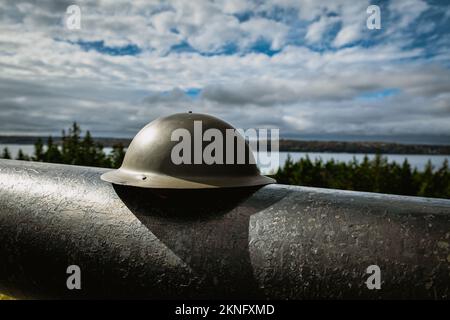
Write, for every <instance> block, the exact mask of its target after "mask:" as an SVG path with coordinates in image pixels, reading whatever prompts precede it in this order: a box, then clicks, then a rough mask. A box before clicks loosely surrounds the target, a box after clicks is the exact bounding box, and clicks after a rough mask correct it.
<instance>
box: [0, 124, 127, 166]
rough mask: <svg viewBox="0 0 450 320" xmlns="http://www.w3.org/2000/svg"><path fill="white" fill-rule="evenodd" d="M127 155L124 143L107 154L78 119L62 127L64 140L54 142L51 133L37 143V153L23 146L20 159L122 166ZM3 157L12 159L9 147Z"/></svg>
mask: <svg viewBox="0 0 450 320" xmlns="http://www.w3.org/2000/svg"><path fill="white" fill-rule="evenodd" d="M124 156H125V148H124V146H123V145H122V144H116V145H114V146H113V147H112V151H111V152H110V153H109V154H106V153H105V152H104V150H103V146H102V144H100V143H97V142H95V141H94V139H93V138H92V136H91V133H90V132H89V131H86V134H84V136H83V135H82V131H81V128H80V126H79V125H78V124H77V123H76V122H74V123H73V124H72V126H71V127H70V128H69V129H68V130H67V132H66V131H65V130H63V131H62V137H61V144H60V145H57V144H55V143H54V142H53V138H52V137H51V136H50V137H48V139H47V141H46V143H44V142H43V141H42V139H38V140H37V141H36V143H35V144H34V153H33V155H31V156H29V155H26V154H24V153H23V151H22V150H19V152H18V154H17V157H16V159H17V160H25V161H38V162H51V163H63V164H73V165H82V166H91V167H104V168H118V167H120V165H121V164H122V160H123V158H124ZM0 158H4V159H12V155H11V153H10V152H9V150H8V148H4V149H3V151H2V153H1V155H0Z"/></svg>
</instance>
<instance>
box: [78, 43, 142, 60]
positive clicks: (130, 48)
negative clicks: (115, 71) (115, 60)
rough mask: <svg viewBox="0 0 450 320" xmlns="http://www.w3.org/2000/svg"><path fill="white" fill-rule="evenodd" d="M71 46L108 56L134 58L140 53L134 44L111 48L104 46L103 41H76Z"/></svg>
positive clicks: (140, 50) (139, 49)
mask: <svg viewBox="0 0 450 320" xmlns="http://www.w3.org/2000/svg"><path fill="white" fill-rule="evenodd" d="M71 43H72V44H77V45H79V46H80V47H81V48H82V49H83V50H85V51H90V50H95V51H97V52H100V53H103V54H108V55H110V56H135V55H138V54H139V53H141V52H142V49H141V48H139V47H138V46H137V45H135V44H128V45H126V46H120V47H112V46H106V45H105V42H104V41H103V40H101V41H82V40H80V41H76V42H71Z"/></svg>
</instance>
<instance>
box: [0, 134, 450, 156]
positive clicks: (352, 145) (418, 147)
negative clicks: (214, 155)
mask: <svg viewBox="0 0 450 320" xmlns="http://www.w3.org/2000/svg"><path fill="white" fill-rule="evenodd" d="M39 138H41V139H42V141H43V142H44V143H45V142H46V141H47V137H38V136H0V144H17V145H30V144H31V145H32V144H34V143H35V142H36V141H37V140H38V139H39ZM52 138H53V141H54V143H56V144H59V143H61V138H60V137H52ZM94 140H95V141H96V142H98V143H100V144H102V145H103V147H112V146H113V145H115V144H119V143H120V144H122V145H123V146H124V147H127V146H128V145H129V144H130V142H131V139H126V138H94ZM269 146H270V144H269ZM279 151H282V152H329V153H361V154H374V153H381V154H411V155H412V154H427V155H450V145H429V144H402V143H392V142H372V141H317V140H311V141H305V140H293V139H281V140H280V146H279Z"/></svg>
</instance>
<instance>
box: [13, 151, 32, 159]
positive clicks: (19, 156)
mask: <svg viewBox="0 0 450 320" xmlns="http://www.w3.org/2000/svg"><path fill="white" fill-rule="evenodd" d="M16 160H23V161H30V157H29V156H27V155H26V154H24V153H23V151H22V149H19V152H18V153H17V158H16Z"/></svg>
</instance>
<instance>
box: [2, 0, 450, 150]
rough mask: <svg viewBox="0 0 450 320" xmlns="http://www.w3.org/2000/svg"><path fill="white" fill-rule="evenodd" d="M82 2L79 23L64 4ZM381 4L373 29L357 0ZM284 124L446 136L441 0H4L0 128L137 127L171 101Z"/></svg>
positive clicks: (171, 109)
mask: <svg viewBox="0 0 450 320" xmlns="http://www.w3.org/2000/svg"><path fill="white" fill-rule="evenodd" d="M72 4H76V5H78V6H79V7H80V8H81V29H80V30H70V29H68V28H67V27H66V17H67V14H66V9H67V7H68V6H70V5H72ZM371 4H376V5H378V6H379V7H380V9H381V29H380V30H376V29H375V30H369V29H368V28H367V26H366V20H367V18H368V16H369V14H367V12H366V9H367V7H368V6H369V5H371ZM188 110H192V111H194V112H204V113H210V114H213V115H216V116H219V117H221V118H224V119H225V120H227V121H229V122H231V123H232V124H233V125H235V126H236V127H240V128H250V127H257V128H259V127H276V128H280V134H281V136H284V137H298V138H302V137H307V136H309V135H312V136H327V137H331V138H333V137H341V136H358V137H370V136H390V137H400V136H402V137H412V139H416V138H417V139H419V140H420V137H431V138H429V139H431V142H433V139H436V140H435V141H436V142H438V141H439V142H442V141H444V142H445V141H447V142H449V143H450V138H449V137H450V5H449V3H448V1H424V0H392V1H361V0H358V1H355V0H348V1H347V0H334V1H317V0H279V1H266V0H227V1H225V0H215V1H206V0H195V1H187V0H185V1H168V2H162V1H144V0H138V1H128V0H126V1H122V0H120V1H118V0H85V1H75V0H71V1H49V0H39V1H18V0H2V1H1V2H0V134H23V135H33V134H49V133H52V134H54V133H58V132H59V131H60V129H62V128H64V127H67V126H68V125H69V124H70V123H71V122H72V121H78V122H79V123H80V124H81V125H82V127H83V128H84V129H90V130H91V131H92V132H93V133H94V134H95V135H97V136H124V137H127V136H128V137H130V136H133V135H134V134H135V133H136V132H137V131H138V130H139V128H141V127H142V126H143V125H145V124H146V123H147V122H149V121H151V120H153V119H154V118H156V117H158V116H162V115H168V114H171V113H175V112H185V111H188Z"/></svg>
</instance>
